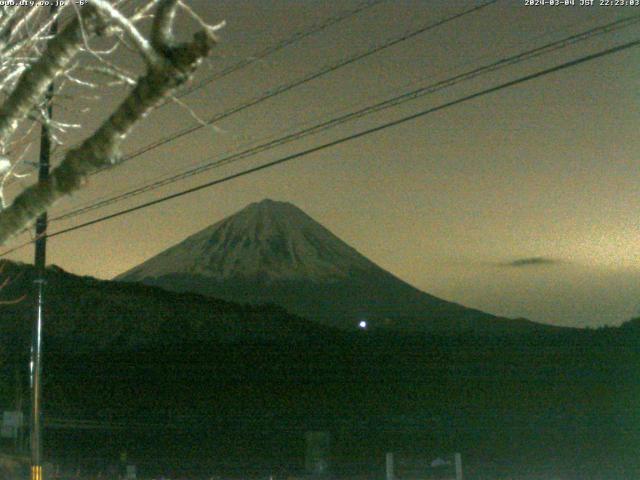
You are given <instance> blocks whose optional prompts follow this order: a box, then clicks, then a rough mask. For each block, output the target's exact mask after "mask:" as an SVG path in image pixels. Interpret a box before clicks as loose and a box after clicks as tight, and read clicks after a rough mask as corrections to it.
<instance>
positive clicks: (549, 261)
mask: <svg viewBox="0 0 640 480" xmlns="http://www.w3.org/2000/svg"><path fill="white" fill-rule="evenodd" d="M560 263H563V262H562V261H561V260H558V259H555V258H549V257H525V258H518V259H516V260H512V261H511V262H507V263H501V264H500V266H501V267H520V268H521V267H536V266H549V265H558V264H560Z"/></svg>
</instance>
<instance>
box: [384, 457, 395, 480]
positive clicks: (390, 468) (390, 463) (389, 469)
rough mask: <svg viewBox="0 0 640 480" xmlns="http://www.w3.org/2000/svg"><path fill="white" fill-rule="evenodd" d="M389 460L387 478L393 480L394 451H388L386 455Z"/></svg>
mask: <svg viewBox="0 0 640 480" xmlns="http://www.w3.org/2000/svg"><path fill="white" fill-rule="evenodd" d="M386 460H387V478H386V480H393V453H391V452H388V453H387V456H386Z"/></svg>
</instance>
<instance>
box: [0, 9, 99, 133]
mask: <svg viewBox="0 0 640 480" xmlns="http://www.w3.org/2000/svg"><path fill="white" fill-rule="evenodd" d="M87 12H88V14H87V15H86V16H85V19H84V22H85V24H84V30H85V31H89V32H91V33H95V32H96V31H97V30H98V28H99V27H100V26H101V25H100V24H101V22H100V17H99V15H98V13H97V11H96V10H95V9H93V8H88V9H87ZM81 22H82V20H80V19H79V18H76V19H74V20H73V21H72V22H71V23H69V25H67V27H66V28H65V29H64V30H63V31H62V32H60V33H59V34H58V35H55V36H54V37H52V38H51V39H50V40H49V41H48V42H47V46H46V50H45V52H44V53H43V55H42V56H41V57H40V59H39V60H38V61H37V62H36V63H34V64H33V65H31V66H29V67H28V68H27V69H26V70H25V71H24V73H23V74H22V76H21V77H20V79H19V80H18V83H17V85H16V87H15V89H14V90H13V92H11V94H10V96H9V98H7V100H6V101H5V102H4V103H3V104H2V106H0V145H4V144H5V143H6V142H7V141H8V139H9V137H10V136H11V135H12V134H13V133H15V131H16V129H17V128H18V125H19V124H20V122H21V121H22V120H24V119H25V118H26V117H27V115H29V113H30V112H31V110H32V109H33V107H34V106H35V105H37V104H39V103H40V102H41V101H42V99H43V98H44V95H45V93H46V91H47V89H48V88H49V85H50V84H51V82H52V81H53V80H54V79H55V78H56V77H57V76H58V75H59V74H60V73H62V72H63V71H64V70H65V68H66V67H67V66H68V65H69V63H70V62H71V60H72V59H73V57H74V56H75V55H76V53H78V51H79V50H80V49H81V48H82V46H83V38H82V28H83V25H82V23H81Z"/></svg>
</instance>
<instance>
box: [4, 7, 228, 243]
mask: <svg viewBox="0 0 640 480" xmlns="http://www.w3.org/2000/svg"><path fill="white" fill-rule="evenodd" d="M185 1H187V0H182V1H181V0H143V1H142V3H141V2H140V1H139V0H138V1H136V0H133V1H132V0H119V1H115V0H113V1H109V0H86V1H84V2H66V6H62V7H60V8H58V9H57V10H56V11H55V13H53V12H52V10H51V9H50V7H45V6H38V5H35V6H0V102H1V104H0V207H1V211H0V244H3V243H5V242H6V241H7V239H9V238H10V237H12V236H13V235H15V234H17V233H19V232H21V231H23V229H24V228H25V227H27V226H28V225H29V224H30V223H31V222H32V221H33V220H34V219H35V218H36V217H37V216H38V215H39V214H40V213H42V212H43V211H44V210H46V209H47V208H48V207H50V206H51V205H52V204H54V203H55V202H56V201H57V200H58V199H60V198H61V197H63V196H65V195H68V194H70V193H72V192H74V191H76V190H78V189H80V188H82V185H83V184H84V183H86V181H87V178H88V176H89V175H90V174H92V173H94V172H96V171H98V170H103V169H105V168H109V167H112V166H114V165H117V164H118V159H119V157H120V155H119V150H120V146H121V144H122V142H123V141H124V140H125V138H126V137H127V135H129V133H130V132H131V130H132V128H133V127H134V126H135V125H136V124H137V123H138V122H140V121H141V120H143V119H144V118H145V116H146V115H147V114H148V113H149V112H150V111H151V110H153V109H154V108H155V107H157V106H158V105H159V104H160V103H162V102H163V101H164V100H165V99H166V98H171V96H172V93H173V92H174V91H175V90H176V89H177V88H178V87H179V86H180V85H181V84H183V83H185V82H187V81H188V80H189V79H190V78H191V76H192V75H193V74H194V72H195V71H196V69H197V68H198V66H199V64H200V63H201V62H202V60H203V59H205V58H206V57H207V56H208V54H209V52H210V51H211V49H212V47H213V45H214V44H215V42H216V37H215V32H216V31H217V30H218V29H219V28H221V27H222V25H223V24H222V23H219V24H216V25H210V24H207V23H205V21H204V20H203V19H201V18H200V17H199V16H198V15H197V14H196V13H195V12H194V11H193V10H192V9H191V8H190V7H189V5H188V4H186V3H184V2H185ZM18 2H19V0H16V4H18ZM37 3H38V2H36V4H37ZM78 4H82V5H78ZM183 18H189V19H190V21H191V22H192V23H194V21H195V23H194V24H195V26H196V28H195V33H194V34H193V35H191V37H190V39H189V40H187V41H179V40H178V39H177V38H176V37H177V34H176V33H175V30H176V22H178V21H182V19H183ZM54 22H56V24H59V25H60V27H59V29H58V30H57V31H55V32H54V33H51V32H52V30H51V25H52V24H53V23H54ZM123 51H124V52H125V53H124V54H123V53H121V52H123ZM128 52H134V53H135V57H136V58H137V59H138V60H137V63H136V64H135V65H131V62H130V59H131V58H132V55H131V53H128ZM123 58H126V59H128V60H129V62H128V63H129V64H127V62H124V65H123V62H122V61H121V60H122V59H123ZM134 72H136V73H134ZM53 82H55V98H57V99H62V100H64V99H71V100H72V101H73V100H77V98H78V97H79V96H81V95H85V97H87V96H89V97H99V96H100V95H104V94H105V91H106V90H108V89H110V88H114V87H116V88H119V89H122V87H123V86H126V87H127V93H126V95H125V96H124V98H123V99H122V101H121V103H120V104H119V105H118V106H117V107H115V108H114V110H113V111H111V112H109V115H107V116H106V117H105V118H104V119H103V121H102V122H101V123H100V125H99V126H98V127H96V128H95V129H93V130H92V131H91V132H90V133H89V134H88V135H87V136H85V138H84V139H83V140H82V141H81V142H80V143H79V144H78V145H75V146H72V147H69V146H67V145H66V143H65V138H66V137H69V136H70V135H71V134H70V132H71V131H72V130H73V129H78V128H79V127H80V126H84V125H83V118H82V114H83V113H85V112H84V110H78V109H75V110H74V112H73V113H74V115H75V118H76V120H74V121H73V122H70V121H67V120H66V119H65V120H59V119H58V117H57V116H56V119H55V120H54V119H52V118H50V117H49V115H48V105H47V99H48V97H49V95H48V90H49V86H50V85H51V84H52V83H53ZM83 91H85V93H84V94H83V93H81V92H83ZM87 92H89V93H87ZM42 124H44V125H46V126H47V127H48V129H49V131H50V135H51V138H52V140H53V142H54V144H55V145H56V149H57V152H56V153H60V155H59V158H60V161H59V163H58V164H57V166H56V167H55V168H54V169H53V171H52V172H51V175H50V177H49V180H48V181H45V182H38V183H35V184H33V185H31V186H29V187H27V188H25V189H24V190H23V191H22V192H20V193H19V194H18V195H17V196H16V197H15V199H14V200H13V201H12V202H11V203H10V204H9V202H7V201H6V199H5V195H4V187H5V185H6V184H7V183H8V182H9V181H10V180H11V179H12V178H14V177H16V176H19V175H20V164H21V161H22V159H23V158H24V157H25V155H26V153H27V151H28V149H29V146H30V145H31V143H33V138H34V136H33V133H34V130H36V127H37V126H39V125H42ZM85 128H86V127H85Z"/></svg>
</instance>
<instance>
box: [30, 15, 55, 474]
mask: <svg viewBox="0 0 640 480" xmlns="http://www.w3.org/2000/svg"><path fill="white" fill-rule="evenodd" d="M55 13H56V7H55V6H52V7H51V14H52V15H55ZM57 31H58V25H57V22H55V21H54V22H53V23H52V25H51V28H50V33H51V34H52V35H55V34H56V33H57ZM52 99H53V83H51V84H50V85H49V88H48V89H47V93H46V95H45V107H44V108H45V111H46V117H47V119H50V118H51V115H52V113H53V108H52V104H51V102H52ZM50 154H51V134H50V131H49V125H48V124H47V123H46V121H45V122H44V123H43V124H42V127H41V130H40V158H39V162H38V166H39V168H38V182H46V181H48V179H49V157H50ZM35 247H36V248H35V274H36V275H35V280H34V286H35V293H36V305H35V307H36V308H35V314H36V315H35V323H34V326H33V338H32V340H31V365H30V367H31V371H30V373H31V377H30V379H31V425H30V427H31V437H30V442H31V480H43V473H42V324H43V321H44V288H45V283H46V271H45V266H46V262H47V258H46V252H47V212H44V213H42V214H41V215H40V216H39V217H38V218H37V220H36V246H35Z"/></svg>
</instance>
